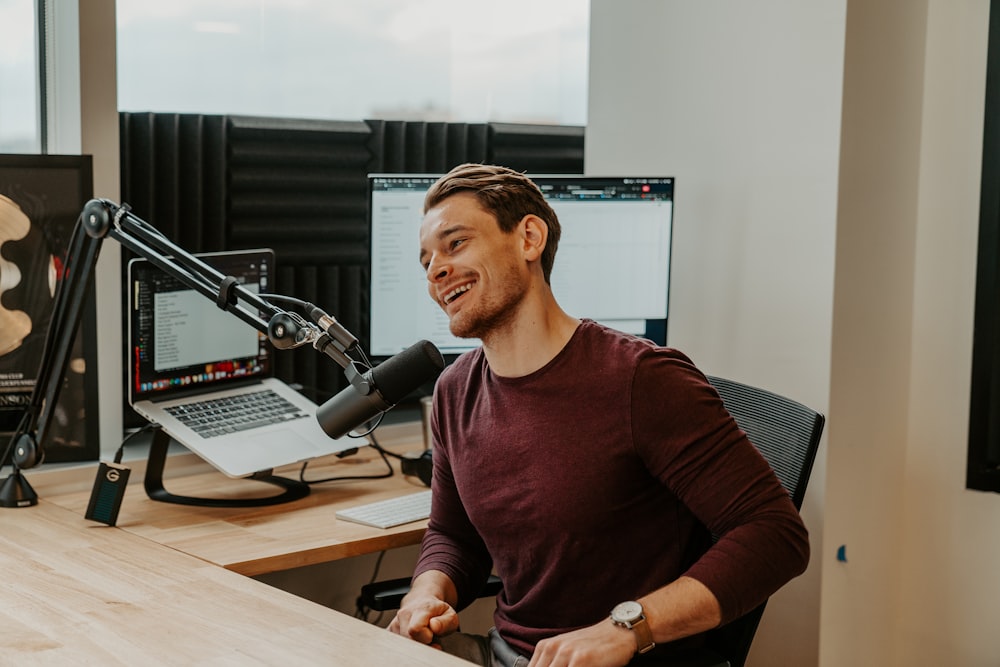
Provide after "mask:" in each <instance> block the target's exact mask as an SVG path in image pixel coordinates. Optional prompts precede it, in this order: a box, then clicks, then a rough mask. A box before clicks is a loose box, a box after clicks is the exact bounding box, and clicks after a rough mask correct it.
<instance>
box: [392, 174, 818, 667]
mask: <svg viewBox="0 0 1000 667" xmlns="http://www.w3.org/2000/svg"><path fill="white" fill-rule="evenodd" d="M615 231H616V230H614V229H609V230H608V234H609V235H613V234H614V233H615ZM559 234H560V227H559V221H558V219H557V217H556V215H555V213H554V212H553V211H552V209H551V207H550V206H549V205H548V203H547V202H546V201H545V199H544V198H543V197H542V194H541V192H540V191H539V189H538V188H537V186H535V184H534V183H533V182H532V181H530V180H529V179H528V178H526V177H524V176H523V175H521V174H519V173H517V172H514V171H511V170H509V169H505V168H502V167H494V166H487V165H473V164H467V165H461V166H459V167H456V168H455V169H453V170H452V171H451V172H449V173H448V174H447V175H445V176H444V177H442V178H441V179H440V180H439V181H438V182H437V183H436V184H435V185H434V186H433V187H432V188H431V190H430V191H429V192H428V194H427V197H426V200H425V204H424V219H423V222H422V224H421V227H420V262H421V264H422V266H423V267H424V269H425V271H426V274H427V281H428V291H429V293H430V296H431V298H433V299H434V300H435V301H436V302H437V303H438V305H439V306H440V307H441V308H442V309H443V310H444V312H445V313H446V314H447V315H448V318H449V323H450V328H451V331H452V333H453V334H455V335H456V336H460V337H472V338H479V339H480V340H481V341H482V348H481V349H478V350H475V351H473V352H469V353H467V354H465V355H463V356H462V357H460V358H459V359H458V360H457V361H456V362H455V363H454V364H452V365H451V366H450V367H449V368H448V369H446V371H445V372H444V373H443V374H442V375H441V377H440V379H439V380H438V383H437V386H436V388H435V396H434V412H433V418H432V428H433V432H434V446H435V449H434V476H433V491H434V500H433V507H432V510H431V517H430V523H429V527H428V531H427V534H426V536H425V537H424V540H423V543H422V546H421V553H420V557H419V559H418V562H417V566H416V571H415V574H414V580H413V584H412V587H411V590H410V593H409V594H408V595H407V596H406V597H405V598H404V600H403V602H402V605H401V607H400V610H399V612H398V614H397V615H396V618H395V619H393V621H392V623H391V625H390V630H392V631H394V632H397V633H399V634H402V635H404V636H409V637H411V638H413V639H415V640H417V641H421V642H424V643H428V644H435V645H439V646H443V647H444V648H445V650H449V652H455V653H458V654H462V655H464V656H465V657H469V656H470V655H472V654H474V653H475V651H477V650H479V649H481V654H478V655H477V656H476V657H475V659H476V660H477V661H479V662H481V663H482V664H486V665H492V664H502V665H512V664H518V665H523V664H528V657H530V665H531V666H532V667H534V666H536V665H537V666H541V665H550V664H559V665H609V666H613V665H625V664H626V663H628V662H629V661H630V660H631V659H632V658H633V656H635V655H636V654H637V653H640V652H646V651H648V650H652V651H657V652H663V653H670V652H671V651H679V650H681V649H683V648H686V647H690V646H695V645H697V644H698V643H699V642H700V640H701V637H700V636H699V633H702V632H704V631H706V630H709V629H711V628H714V627H716V626H718V625H719V624H720V623H724V622H728V621H730V620H733V619H734V618H737V617H739V616H740V615H742V614H743V613H745V612H747V611H749V610H750V609H753V608H754V607H756V606H757V605H758V604H760V603H761V602H762V601H763V600H765V599H766V598H767V596H769V595H770V594H771V593H773V592H774V591H775V590H777V589H778V588H779V587H780V586H781V585H783V584H784V583H785V582H786V581H788V580H789V579H791V578H792V577H794V576H797V575H799V574H801V573H802V571H803V570H804V569H805V566H806V564H807V561H808V557H809V544H808V537H807V533H806V530H805V527H804V526H803V524H802V521H801V519H800V518H799V515H798V512H796V510H795V508H794V506H793V505H792V504H791V501H790V500H789V498H788V495H787V493H786V492H785V491H784V489H783V488H782V487H781V485H780V483H779V482H778V480H777V478H776V477H775V476H774V474H773V472H772V471H771V469H770V467H769V466H768V464H767V462H766V461H765V460H764V459H763V458H762V457H761V456H760V455H759V453H758V452H757V451H756V449H755V448H754V447H753V445H751V444H750V442H749V441H748V440H747V439H746V436H745V434H744V433H743V432H742V431H740V430H739V428H738V427H737V426H736V424H735V422H734V421H733V420H732V418H731V417H730V416H729V414H728V413H727V412H726V411H725V408H724V407H723V405H722V401H721V399H720V398H719V397H718V394H717V393H716V392H715V390H714V389H713V388H712V387H711V385H710V384H709V383H708V381H707V380H706V379H705V377H704V375H702V374H701V372H699V371H698V370H697V369H696V368H695V367H694V365H693V364H692V363H691V361H690V360H689V359H687V357H685V356H684V355H683V354H681V353H680V352H677V351H676V350H672V349H669V348H660V347H656V346H654V345H652V344H651V343H649V342H648V341H644V340H641V339H638V338H635V337H632V336H628V335H625V334H621V333H618V332H616V331H613V330H611V329H608V328H606V327H604V326H601V325H599V324H597V323H596V322H593V321H591V320H587V319H583V320H581V319H577V318H575V317H573V316H571V315H569V314H567V313H566V312H564V311H563V310H562V309H561V308H560V306H559V304H558V303H557V302H556V301H555V299H554V297H553V295H552V290H551V287H550V285H549V276H550V272H551V271H552V266H553V262H554V259H555V253H556V248H557V246H558V241H559ZM594 269H595V270H596V271H627V270H628V267H627V266H605V267H594ZM641 288H642V286H641V285H637V286H636V289H641ZM713 533H714V534H716V535H719V536H720V538H719V539H718V541H717V542H715V543H714V544H713V542H712V537H711V535H712V534H713ZM491 568H493V569H495V570H496V573H497V574H498V575H499V576H500V578H501V580H502V581H503V584H504V588H503V592H502V593H501V594H500V595H499V596H498V598H497V610H496V613H495V615H494V620H495V624H496V627H495V628H494V630H492V631H491V633H490V637H489V638H469V637H467V636H465V635H461V634H460V633H457V632H456V631H457V630H458V616H457V612H456V610H459V609H462V608H463V607H464V606H466V605H467V604H469V603H470V602H471V601H472V599H474V597H475V595H476V593H477V592H478V591H479V590H480V588H481V586H482V583H483V581H484V580H485V579H486V577H487V576H488V574H489V573H490V570H491ZM621 603H625V604H621ZM470 643H472V644H471V645H472V646H474V647H475V650H473V651H471V652H470V650H469V648H468V647H469V646H470ZM519 655H520V656H525V657H524V658H518V656H519Z"/></svg>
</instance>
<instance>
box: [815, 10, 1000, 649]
mask: <svg viewBox="0 0 1000 667" xmlns="http://www.w3.org/2000/svg"><path fill="white" fill-rule="evenodd" d="M988 17H989V2H988V0H930V1H929V2H909V1H906V0H895V1H891V0H876V1H869V2H852V3H850V6H849V10H848V22H847V23H848V27H847V54H848V56H847V59H846V66H845V89H844V124H843V136H844V145H843V152H842V168H841V191H840V214H839V220H838V231H837V236H838V239H837V271H836V300H835V308H834V328H833V332H834V346H833V355H832V362H833V366H832V368H833V372H832V380H831V401H830V403H831V407H830V419H831V425H832V429H831V433H830V455H829V464H828V467H829V477H828V479H829V482H828V487H829V492H828V495H827V503H826V507H827V511H826V539H827V540H828V541H830V542H832V543H844V544H846V545H847V551H848V555H849V558H848V562H847V563H827V564H825V567H824V573H823V575H824V576H823V588H822V610H823V611H822V635H821V664H823V665H856V664H893V665H902V664H905V665H917V666H920V665H927V666H932V665H935V666H936V665H963V666H977V665H982V666H984V667H985V666H986V665H997V664H1000V643H998V642H997V639H996V636H995V635H996V630H995V625H996V623H995V619H996V618H997V617H998V615H1000V596H998V595H997V593H998V588H1000V587H998V585H997V579H998V577H997V575H996V563H998V562H1000V537H997V533H996V531H995V530H993V528H995V527H996V526H997V525H998V524H1000V498H998V497H997V495H996V494H993V493H979V492H973V491H967V490H965V461H966V443H967V433H968V411H969V384H970V371H971V356H972V353H971V350H972V321H973V300H974V291H975V265H976V241H977V236H976V235H977V226H978V209H979V180H980V175H979V171H980V167H981V152H982V127H983V125H982V120H983V101H984V80H985V65H986V29H987V21H988Z"/></svg>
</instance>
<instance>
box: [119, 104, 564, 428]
mask: <svg viewBox="0 0 1000 667" xmlns="http://www.w3.org/2000/svg"><path fill="white" fill-rule="evenodd" d="M120 128H121V164H122V200H123V201H125V202H128V203H129V204H130V205H131V206H132V209H133V211H134V212H135V214H136V215H138V216H139V217H140V218H142V219H144V220H146V221H148V222H150V223H151V224H153V225H154V226H155V227H157V229H159V230H160V231H161V232H163V233H164V234H165V235H166V236H167V237H168V238H170V239H171V240H173V241H174V242H176V243H177V244H179V245H180V246H181V247H182V248H184V249H185V250H188V251H190V252H205V251H213V250H231V249H239V248H253V247H269V248H273V249H274V251H275V253H276V255H277V261H278V274H277V282H276V285H275V289H276V290H277V291H278V292H280V293H282V294H287V295H290V296H295V297H297V298H300V299H304V300H306V301H310V302H312V303H314V304H316V305H318V306H319V307H321V308H323V309H324V310H326V311H327V312H328V313H330V314H331V315H333V316H334V317H336V318H337V319H338V320H339V321H340V322H341V323H342V324H343V325H344V326H345V327H347V329H348V330H349V331H351V332H352V333H354V334H355V335H356V336H357V337H358V338H359V339H360V340H361V342H362V345H364V346H365V347H367V335H368V333H367V332H368V247H369V239H368V222H367V219H368V213H367V202H368V197H367V175H368V174H369V173H376V172H381V173H421V172H423V173H443V172H445V171H447V170H448V169H450V168H451V167H453V166H455V165H458V164H461V163H463V162H493V163H496V164H503V165H505V166H508V167H511V168H513V169H517V170H519V171H525V172H528V173H536V174H538V173H582V172H583V142H584V131H583V128H582V127H558V126H544V125H517V124H503V123H492V124H469V123H442V122H423V121H420V122H410V121H386V120H368V121H364V122H360V121H359V122H347V121H321V120H295V119H280V118H259V117H247V116H210V115H199V114H166V113H122V114H121V117H120ZM276 369H277V373H278V376H279V377H281V378H282V379H284V380H286V381H289V382H296V383H299V384H301V385H302V386H303V387H304V389H305V390H306V392H307V393H308V394H309V395H310V396H311V397H312V398H313V399H314V400H317V401H323V400H326V398H329V396H331V395H333V394H334V393H335V392H337V391H339V390H340V389H342V388H343V387H345V386H346V384H347V383H346V380H344V378H343V374H342V371H341V369H340V368H339V366H337V365H336V364H335V363H334V362H333V361H332V360H329V359H326V358H325V357H319V356H318V353H317V352H315V351H314V350H312V349H311V348H307V349H299V350H293V351H289V352H282V353H279V354H278V355H276ZM126 412H127V413H130V412H131V411H130V410H127V411H126ZM130 419H132V420H133V421H134V419H135V418H134V417H130ZM133 425H134V424H133Z"/></svg>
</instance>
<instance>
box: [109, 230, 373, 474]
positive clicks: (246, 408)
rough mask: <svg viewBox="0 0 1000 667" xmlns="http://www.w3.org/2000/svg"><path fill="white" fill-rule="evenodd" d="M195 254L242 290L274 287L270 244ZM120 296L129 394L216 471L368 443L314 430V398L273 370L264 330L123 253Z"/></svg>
mask: <svg viewBox="0 0 1000 667" xmlns="http://www.w3.org/2000/svg"><path fill="white" fill-rule="evenodd" d="M198 257H199V258H200V259H201V260H202V261H204V262H205V263H206V264H209V265H210V266H212V267H213V268H215V269H217V270H218V271H219V272H220V273H222V274H223V275H225V276H233V277H234V278H235V279H236V280H237V281H239V283H240V284H241V285H242V286H243V287H246V288H247V289H248V290H249V291H251V292H255V293H268V292H271V291H273V289H274V288H273V276H274V274H275V264H274V252H273V251H272V250H270V249H257V250H237V251H231V252H222V253H208V254H201V255H198ZM128 298H129V309H128V311H129V315H128V320H129V363H128V385H129V389H128V391H129V403H130V404H131V405H132V408H133V409H134V410H135V411H136V412H137V413H139V414H140V415H141V416H142V417H143V418H145V419H146V420H148V421H150V422H152V423H155V424H159V425H160V427H161V428H162V429H163V430H164V431H165V432H166V433H167V434H168V435H170V436H171V437H172V438H173V439H174V440H176V441H177V442H179V443H180V444H182V445H184V446H185V447H187V448H188V449H189V450H191V451H192V452H194V453H195V454H197V455H198V456H200V457H202V458H203V459H205V460H206V461H208V462H209V463H210V464H212V465H213V466H214V467H215V468H217V469H218V470H219V471H221V472H222V473H224V474H226V475H228V476H230V477H247V476H249V475H253V474H254V473H257V472H261V471H267V470H270V469H272V468H277V467H279V466H283V465H288V464H293V463H298V462H301V461H306V460H308V459H312V458H316V457H318V456H325V455H327V454H335V453H338V452H342V451H344V450H347V449H350V448H353V447H358V446H361V445H367V444H370V443H369V441H368V440H366V439H363V438H348V437H343V438H338V439H333V438H331V437H330V436H328V435H327V434H326V433H325V432H323V429H322V428H321V427H320V425H319V423H318V422H317V421H316V404H315V403H313V402H312V401H310V400H309V399H308V398H306V397H305V396H303V395H302V394H300V393H299V392H298V391H296V390H295V389H293V388H292V387H291V386H289V385H288V384H286V383H284V382H282V381H281V380H278V379H277V378H275V377H274V360H273V356H274V355H275V354H281V353H282V352H281V351H280V350H275V349H274V348H273V347H272V346H271V343H270V341H268V340H267V336H266V335H265V334H263V333H260V332H258V331H257V329H256V328H254V327H253V326H251V325H250V324H248V323H247V322H244V321H243V320H241V319H239V318H238V317H237V316H236V315H234V314H232V313H230V312H226V311H224V310H221V309H220V308H219V307H218V306H217V305H216V304H215V301H214V300H213V299H209V298H208V297H206V296H204V295H203V294H201V293H199V292H197V291H196V290H194V289H191V288H190V287H188V286H186V285H184V284H183V283H182V282H181V281H180V280H178V279H177V278H174V277H172V276H170V275H168V274H167V273H166V272H164V271H163V270H161V269H160V268H158V267H157V266H155V265H154V264H153V263H152V262H149V261H148V260H145V259H133V260H131V261H130V262H129V264H128ZM318 354H319V353H317V355H318ZM325 361H327V360H326V359H324V360H323V361H320V362H318V363H324V362H325ZM331 363H332V362H331ZM261 400H263V401H265V405H261V404H260V403H258V401H261Z"/></svg>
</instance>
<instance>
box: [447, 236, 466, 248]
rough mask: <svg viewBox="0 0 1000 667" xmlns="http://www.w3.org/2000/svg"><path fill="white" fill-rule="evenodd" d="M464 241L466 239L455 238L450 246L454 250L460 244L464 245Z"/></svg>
mask: <svg viewBox="0 0 1000 667" xmlns="http://www.w3.org/2000/svg"><path fill="white" fill-rule="evenodd" d="M464 242H465V239H455V240H454V241H452V242H451V245H450V246H449V247H450V248H451V249H452V250H454V249H455V248H457V247H458V246H460V245H462V243H464Z"/></svg>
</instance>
